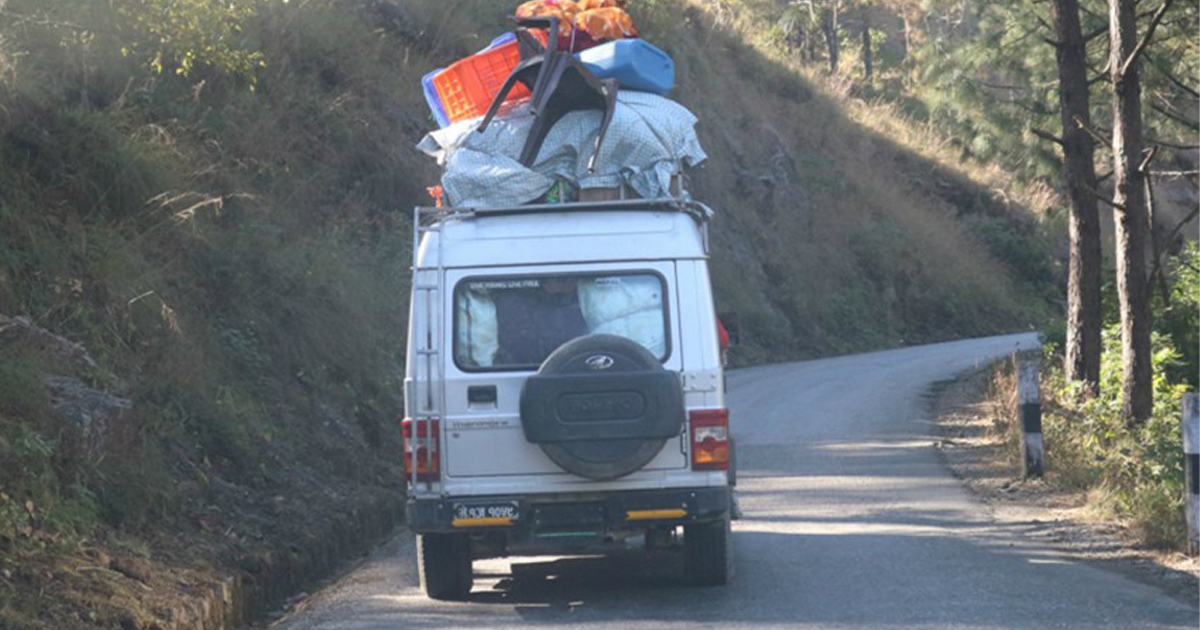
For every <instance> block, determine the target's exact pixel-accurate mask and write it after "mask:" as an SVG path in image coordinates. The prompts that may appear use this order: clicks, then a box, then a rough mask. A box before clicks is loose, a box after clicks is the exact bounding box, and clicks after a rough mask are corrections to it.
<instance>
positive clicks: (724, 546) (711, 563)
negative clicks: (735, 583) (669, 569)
mask: <svg viewBox="0 0 1200 630" xmlns="http://www.w3.org/2000/svg"><path fill="white" fill-rule="evenodd" d="M729 531H730V525H729V516H728V515H726V516H725V517H724V518H722V519H721V520H719V521H716V522H710V523H696V524H694V525H684V526H683V570H684V575H685V576H686V577H687V579H688V581H689V582H691V583H692V584H695V585H696V586H724V585H725V584H728V583H729V577H730V575H731V574H732V572H733V556H732V554H731V553H730V548H729Z"/></svg>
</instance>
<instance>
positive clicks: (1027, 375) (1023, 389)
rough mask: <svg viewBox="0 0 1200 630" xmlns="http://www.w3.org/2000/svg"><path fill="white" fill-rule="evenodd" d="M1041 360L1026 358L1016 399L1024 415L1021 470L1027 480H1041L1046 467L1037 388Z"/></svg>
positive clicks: (1022, 420)
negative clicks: (1031, 478) (1032, 478)
mask: <svg viewBox="0 0 1200 630" xmlns="http://www.w3.org/2000/svg"><path fill="white" fill-rule="evenodd" d="M1040 364H1041V361H1040V359H1036V358H1035V359H1026V360H1023V361H1020V362H1019V363H1018V366H1017V396H1018V403H1019V404H1020V415H1021V471H1022V473H1023V474H1024V476H1025V477H1026V478H1028V477H1041V476H1042V474H1043V472H1044V468H1045V448H1046V447H1045V442H1043V440H1042V396H1041V391H1040V389H1039V387H1038V368H1039V367H1040Z"/></svg>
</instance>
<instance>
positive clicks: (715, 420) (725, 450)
mask: <svg viewBox="0 0 1200 630" xmlns="http://www.w3.org/2000/svg"><path fill="white" fill-rule="evenodd" d="M688 422H689V424H690V425H691V433H692V470H729V410H728V409H725V408H723V407H722V408H718V409H693V410H692V411H690V412H688Z"/></svg>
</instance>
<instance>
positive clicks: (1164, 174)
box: [1146, 171, 1200, 177]
mask: <svg viewBox="0 0 1200 630" xmlns="http://www.w3.org/2000/svg"><path fill="white" fill-rule="evenodd" d="M1146 174H1147V175H1153V176H1155V177H1192V176H1194V175H1200V171H1146Z"/></svg>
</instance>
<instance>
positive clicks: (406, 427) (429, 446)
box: [400, 418, 440, 481]
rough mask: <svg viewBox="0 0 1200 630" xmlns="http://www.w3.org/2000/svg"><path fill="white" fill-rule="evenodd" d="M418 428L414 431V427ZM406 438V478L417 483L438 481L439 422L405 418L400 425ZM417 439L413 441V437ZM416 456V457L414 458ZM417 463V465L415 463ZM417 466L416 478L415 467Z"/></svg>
mask: <svg viewBox="0 0 1200 630" xmlns="http://www.w3.org/2000/svg"><path fill="white" fill-rule="evenodd" d="M414 426H415V427H416V430H415V431H414V429H413V427H414ZM400 428H401V434H402V435H403V436H404V476H405V477H407V478H408V479H410V480H412V479H416V480H417V481H436V480H437V479H438V478H439V477H440V474H439V469H438V435H440V433H439V431H438V421H437V420H415V421H414V420H413V419H412V418H405V419H404V421H403V422H402V423H401V424H400ZM414 433H415V435H416V439H413V435H414ZM414 455H415V457H414ZM414 462H415V463H414ZM414 465H415V466H416V471H417V473H416V476H415V477H414V476H413V467H414Z"/></svg>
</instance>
